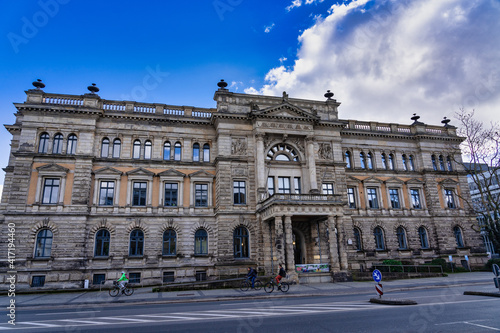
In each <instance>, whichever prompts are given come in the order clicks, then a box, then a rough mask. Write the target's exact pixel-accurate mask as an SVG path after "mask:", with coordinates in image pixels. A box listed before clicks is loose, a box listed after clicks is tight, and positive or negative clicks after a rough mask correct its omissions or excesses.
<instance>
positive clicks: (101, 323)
mask: <svg viewBox="0 0 500 333" xmlns="http://www.w3.org/2000/svg"><path fill="white" fill-rule="evenodd" d="M96 319H97V318H96ZM57 321H67V322H70V323H82V324H87V325H109V324H111V323H105V322H99V321H92V320H80V319H57ZM113 324H115V323H113Z"/></svg>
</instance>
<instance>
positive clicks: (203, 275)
mask: <svg viewBox="0 0 500 333" xmlns="http://www.w3.org/2000/svg"><path fill="white" fill-rule="evenodd" d="M206 280H207V272H206V271H196V281H206Z"/></svg>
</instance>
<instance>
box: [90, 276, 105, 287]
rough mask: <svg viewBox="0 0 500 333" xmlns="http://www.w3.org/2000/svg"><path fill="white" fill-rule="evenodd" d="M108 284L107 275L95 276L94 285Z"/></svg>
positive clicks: (93, 278)
mask: <svg viewBox="0 0 500 333" xmlns="http://www.w3.org/2000/svg"><path fill="white" fill-rule="evenodd" d="M104 282H106V274H94V275H93V277H92V284H95V285H100V284H103V283H104Z"/></svg>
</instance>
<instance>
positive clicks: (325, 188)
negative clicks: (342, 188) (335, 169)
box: [322, 183, 333, 194]
mask: <svg viewBox="0 0 500 333" xmlns="http://www.w3.org/2000/svg"><path fill="white" fill-rule="evenodd" d="M322 193H323V194H333V183H323V185H322Z"/></svg>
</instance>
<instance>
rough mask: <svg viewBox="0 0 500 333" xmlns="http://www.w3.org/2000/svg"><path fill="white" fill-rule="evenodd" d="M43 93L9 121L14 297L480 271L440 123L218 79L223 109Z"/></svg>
mask: <svg viewBox="0 0 500 333" xmlns="http://www.w3.org/2000/svg"><path fill="white" fill-rule="evenodd" d="M34 85H35V87H36V89H31V90H28V91H27V92H26V93H27V100H26V102H24V103H16V104H15V107H16V108H17V113H16V122H15V124H12V125H6V128H7V130H8V131H9V132H10V133H11V134H12V136H13V138H12V142H11V155H10V160H9V165H8V166H7V167H6V168H5V169H4V170H5V172H6V178H5V186H4V191H3V195H2V204H1V214H2V219H1V222H0V227H1V230H2V232H1V236H0V237H1V244H2V246H1V249H0V256H1V260H2V261H1V267H0V270H1V271H2V272H6V271H9V270H12V267H10V268H9V267H8V265H7V263H8V261H7V258H8V253H7V246H6V245H5V244H7V235H8V230H9V226H10V227H15V240H14V244H15V268H14V270H15V271H17V275H18V288H19V289H21V288H33V287H42V286H43V287H44V288H54V287H55V288H63V287H64V288H72V287H81V286H82V284H83V281H85V280H89V281H90V284H91V285H92V284H94V285H97V284H99V283H101V282H102V281H103V280H112V279H115V278H117V276H118V273H119V272H120V271H121V270H122V269H125V270H126V271H127V272H128V273H129V274H130V277H131V278H132V279H133V281H135V282H139V283H141V284H143V285H150V284H161V283H162V282H169V281H187V280H195V279H199V280H203V279H217V278H219V277H224V276H231V275H235V274H241V273H244V272H246V267H248V266H256V267H258V270H259V271H261V272H264V273H266V274H273V273H276V271H277V264H278V263H284V264H285V265H286V267H287V270H288V272H289V273H292V272H295V273H294V274H291V275H292V276H293V277H294V278H298V279H299V280H302V279H304V278H305V276H307V274H308V273H305V271H306V270H307V267H308V266H307V265H308V264H316V265H317V266H318V267H321V270H322V271H324V272H326V271H327V272H328V273H322V275H321V274H319V275H321V276H322V278H323V279H325V277H326V278H327V279H326V280H327V281H336V280H343V279H346V278H348V277H349V275H350V274H351V273H352V272H354V271H360V270H366V269H369V268H370V267H371V266H372V264H373V263H380V262H382V261H383V260H385V259H399V260H403V261H408V262H412V263H415V264H419V263H422V264H423V263H425V262H429V261H431V260H432V259H433V258H438V257H443V258H448V256H449V255H452V256H453V260H455V261H456V262H458V263H459V262H460V261H461V260H464V258H465V256H468V258H469V260H470V263H471V264H472V265H479V264H481V263H483V262H484V260H485V254H484V252H485V251H484V248H483V246H482V240H481V235H480V234H478V233H476V232H475V231H474V230H473V229H471V225H473V224H474V223H475V217H474V216H471V215H470V214H469V213H468V212H467V211H466V210H464V204H463V202H462V200H461V199H460V196H463V195H467V193H468V187H467V179H466V174H465V173H464V172H463V170H459V169H458V165H456V164H455V163H454V162H453V158H451V156H449V152H450V151H452V150H451V149H450V148H451V147H456V146H458V145H459V144H460V142H461V140H462V139H461V138H460V137H457V135H456V132H455V128H454V127H453V126H449V125H448V124H447V123H446V122H445V126H429V125H425V124H423V123H421V122H419V121H418V117H416V116H415V117H413V118H412V119H413V120H414V122H413V123H412V124H411V125H400V124H385V123H378V122H363V121H356V120H342V119H339V118H338V110H337V109H338V107H339V105H340V103H338V102H337V101H336V100H335V99H332V96H333V94H332V93H330V92H328V93H326V94H325V97H326V100H323V101H311V100H303V99H295V98H289V97H288V95H287V94H286V93H283V96H281V97H271V96H257V95H247V94H240V93H234V92H230V91H229V90H227V89H226V83H225V82H223V81H221V82H219V84H218V86H219V89H217V90H216V92H215V95H214V99H215V101H216V103H217V106H216V108H214V109H206V108H197V107H186V106H182V107H181V106H172V105H165V104H159V103H158V104H147V103H138V102H129V101H111V100H104V99H102V98H101V97H99V95H97V94H96V93H97V92H98V89H97V87H95V85H94V86H90V87H89V90H90V91H91V92H90V93H87V94H84V95H64V94H52V93H45V92H44V91H43V90H42V89H41V88H44V85H43V84H42V83H41V82H34ZM319 264H322V265H319ZM301 265H302V266H301ZM309 274H310V273H309ZM0 279H5V275H4V274H1V275H0ZM0 282H4V281H0Z"/></svg>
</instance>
